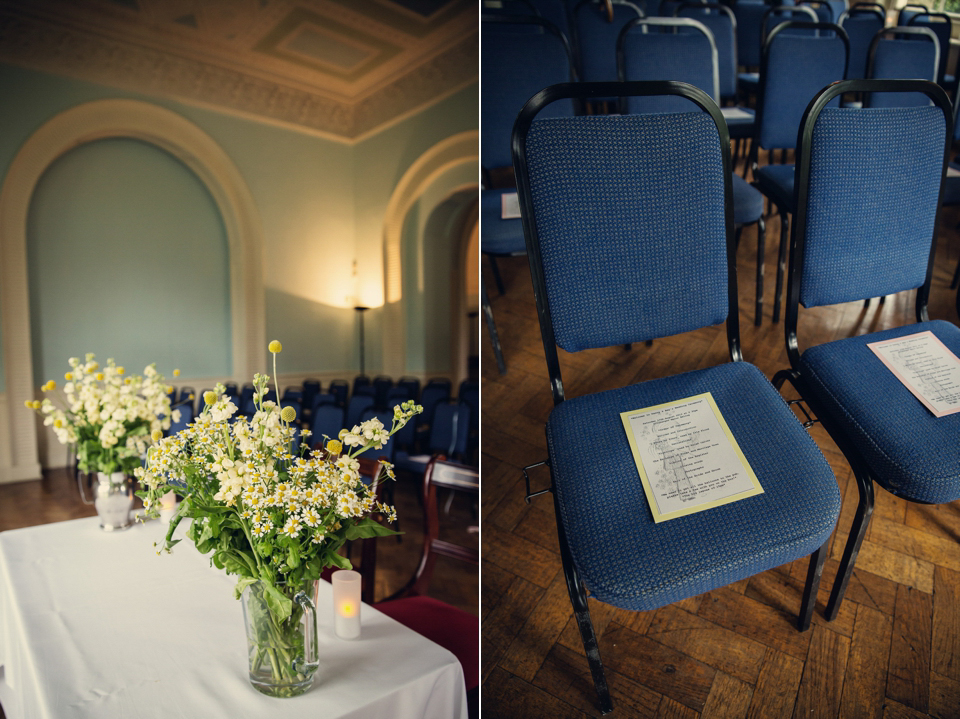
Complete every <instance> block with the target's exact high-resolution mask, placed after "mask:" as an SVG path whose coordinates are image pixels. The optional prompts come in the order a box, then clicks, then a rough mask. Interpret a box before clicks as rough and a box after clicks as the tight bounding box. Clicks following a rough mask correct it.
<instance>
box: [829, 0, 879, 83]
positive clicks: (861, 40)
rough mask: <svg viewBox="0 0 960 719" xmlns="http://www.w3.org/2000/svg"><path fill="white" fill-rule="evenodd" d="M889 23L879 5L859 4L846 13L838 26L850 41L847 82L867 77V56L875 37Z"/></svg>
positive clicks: (839, 20)
mask: <svg viewBox="0 0 960 719" xmlns="http://www.w3.org/2000/svg"><path fill="white" fill-rule="evenodd" d="M886 22H887V17H886V11H885V10H884V8H883V5H880V4H879V3H857V4H856V5H854V6H853V7H852V8H850V9H849V10H847V11H846V12H844V13H843V14H842V15H841V16H840V17H839V18H838V20H837V24H838V25H839V26H840V27H842V28H843V30H844V32H845V33H847V38H848V39H849V40H850V57H849V58H848V59H847V76H846V78H845V79H847V80H862V79H863V78H865V77H867V54H868V53H869V51H870V43H871V42H872V41H873V38H874V36H875V35H876V34H877V33H878V32H880V31H881V30H883V28H884V25H885V24H886Z"/></svg>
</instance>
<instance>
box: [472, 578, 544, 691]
mask: <svg viewBox="0 0 960 719" xmlns="http://www.w3.org/2000/svg"><path fill="white" fill-rule="evenodd" d="M484 561H485V562H486V560H484ZM489 571H494V572H498V573H500V574H501V575H503V576H508V575H507V573H506V572H500V570H499V569H497V568H495V569H493V570H490V569H485V572H484V577H486V576H487V574H486V572H489ZM509 576H511V577H512V576H513V575H509ZM544 594H545V590H544V589H543V588H542V587H538V586H537V585H536V584H534V583H532V582H528V581H527V580H526V579H524V578H523V577H513V580H512V581H511V583H510V585H509V587H508V588H507V590H506V592H505V593H504V594H503V595H502V596H501V597H500V598H499V601H497V603H496V605H495V606H494V607H493V608H492V610H491V611H490V613H489V614H488V615H487V617H486V619H485V620H484V621H483V623H482V624H481V625H480V637H481V649H480V675H481V677H487V676H489V674H490V672H492V671H493V668H494V667H495V666H496V665H497V663H498V662H499V661H500V659H501V657H503V655H504V654H505V653H506V651H507V649H508V648H509V647H510V645H511V644H512V643H513V640H514V638H515V637H516V636H517V632H519V631H520V628H521V627H523V626H524V624H526V621H527V617H529V616H530V614H531V613H532V612H533V611H534V609H535V608H536V606H537V605H538V604H539V603H540V600H541V599H542V598H543V595H544Z"/></svg>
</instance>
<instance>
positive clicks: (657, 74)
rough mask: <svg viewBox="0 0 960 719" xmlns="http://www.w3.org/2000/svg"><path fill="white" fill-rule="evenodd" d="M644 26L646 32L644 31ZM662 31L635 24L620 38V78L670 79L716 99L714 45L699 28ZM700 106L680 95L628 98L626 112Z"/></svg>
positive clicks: (655, 27)
mask: <svg viewBox="0 0 960 719" xmlns="http://www.w3.org/2000/svg"><path fill="white" fill-rule="evenodd" d="M644 28H646V30H647V32H643V30H644ZM685 29H686V30H688V32H684V33H674V32H673V30H672V29H670V30H668V31H667V32H661V31H660V28H659V27H657V26H649V27H647V26H644V25H634V26H633V27H632V28H630V29H629V30H628V31H626V34H625V35H624V36H623V37H622V38H621V40H620V42H621V47H622V49H623V60H624V67H623V77H624V79H625V80H627V81H632V80H672V81H676V82H686V83H689V84H691V85H693V86H694V87H698V88H700V89H701V90H703V91H704V92H705V93H707V94H708V95H710V97H712V98H713V99H714V100H715V101H716V100H718V99H719V98H717V97H716V95H715V88H714V83H713V78H714V76H713V61H714V58H713V46H712V45H711V44H710V39H709V38H708V37H707V36H706V35H705V34H703V33H702V32H698V31H695V30H693V31H690V30H692V29H691V28H685ZM698 109H699V108H698V107H697V106H696V105H695V104H694V103H692V102H691V101H690V100H687V99H685V98H682V97H675V96H657V95H653V96H646V97H628V98H627V112H632V113H635V112H693V111H696V110H698Z"/></svg>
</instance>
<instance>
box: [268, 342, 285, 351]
mask: <svg viewBox="0 0 960 719" xmlns="http://www.w3.org/2000/svg"><path fill="white" fill-rule="evenodd" d="M267 349H268V350H270V351H271V352H273V353H274V354H279V353H280V352H282V351H283V345H282V344H280V340H273V341H272V342H271V343H270V344H268V345H267Z"/></svg>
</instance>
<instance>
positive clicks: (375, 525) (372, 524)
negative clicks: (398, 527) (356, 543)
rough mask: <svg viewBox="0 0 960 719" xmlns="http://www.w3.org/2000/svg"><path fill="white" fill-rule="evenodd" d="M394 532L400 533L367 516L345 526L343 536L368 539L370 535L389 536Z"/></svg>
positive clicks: (349, 538) (350, 538) (352, 538)
mask: <svg viewBox="0 0 960 719" xmlns="http://www.w3.org/2000/svg"><path fill="white" fill-rule="evenodd" d="M394 534H400V532H395V531H394V530H392V529H390V528H388V527H384V526H383V525H382V524H380V523H379V522H377V521H375V520H373V519H370V518H369V517H367V518H365V519H362V520H360V521H359V522H357V523H356V524H354V525H351V526H349V527H347V528H346V530H345V531H344V533H343V536H344V537H345V538H346V539H348V540H351V541H352V540H354V539H369V538H370V537H389V536H391V535H394Z"/></svg>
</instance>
